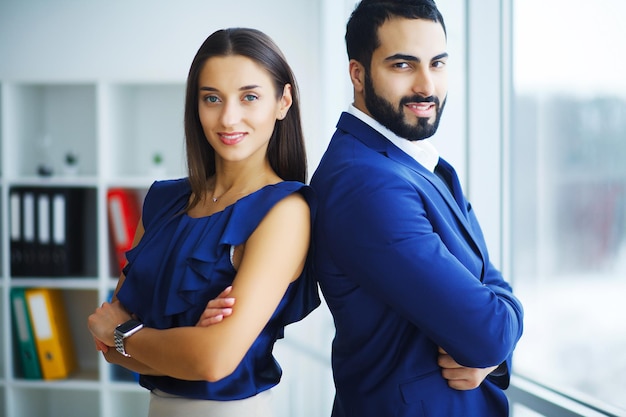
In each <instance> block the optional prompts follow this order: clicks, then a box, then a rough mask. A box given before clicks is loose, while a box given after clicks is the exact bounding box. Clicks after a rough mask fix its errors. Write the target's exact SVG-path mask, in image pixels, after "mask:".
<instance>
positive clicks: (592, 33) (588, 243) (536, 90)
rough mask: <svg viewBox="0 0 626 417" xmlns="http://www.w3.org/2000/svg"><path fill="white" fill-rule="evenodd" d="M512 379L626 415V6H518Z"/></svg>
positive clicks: (571, 2)
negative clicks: (521, 318)
mask: <svg viewBox="0 0 626 417" xmlns="http://www.w3.org/2000/svg"><path fill="white" fill-rule="evenodd" d="M513 16H514V28H515V29H514V49H513V56H514V82H513V84H514V102H513V115H512V120H513V132H512V144H511V155H512V156H511V163H512V166H511V168H512V184H511V196H512V201H511V210H512V211H511V219H512V227H511V236H512V242H511V243H512V251H511V253H512V256H511V258H512V274H513V278H512V279H513V280H514V283H515V289H516V293H517V294H518V295H519V297H520V298H521V299H522V300H523V302H524V304H525V308H526V321H525V335H524V336H523V338H522V340H521V341H520V344H519V346H518V349H517V351H516V357H515V367H516V368H515V370H516V372H518V373H520V374H523V375H525V376H527V377H529V378H532V379H534V380H536V381H538V382H540V383H543V384H546V385H549V386H551V387H553V388H556V389H557V390H560V391H563V392H566V393H568V394H572V395H574V396H576V397H577V398H581V399H583V400H588V399H590V398H592V399H593V400H592V401H598V400H599V401H601V402H602V403H605V404H609V405H611V406H614V407H617V408H618V409H620V410H626V396H624V393H625V392H626V355H625V354H624V352H626V313H625V312H624V309H623V308H622V306H623V305H624V303H625V296H626V78H624V77H625V75H624V74H626V57H625V56H624V53H623V48H622V46H621V43H622V41H623V40H624V39H626V25H624V23H623V17H624V16H626V2H624V1H616V0H595V1H593V2H590V1H583V0H518V1H514V14H513Z"/></svg>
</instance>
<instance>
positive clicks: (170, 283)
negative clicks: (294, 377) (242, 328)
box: [117, 178, 320, 400]
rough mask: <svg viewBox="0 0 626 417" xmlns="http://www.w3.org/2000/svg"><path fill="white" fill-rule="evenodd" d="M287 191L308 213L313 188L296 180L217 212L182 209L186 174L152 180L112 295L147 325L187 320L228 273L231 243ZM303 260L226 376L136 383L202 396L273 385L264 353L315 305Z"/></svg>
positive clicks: (272, 366) (275, 372)
mask: <svg viewBox="0 0 626 417" xmlns="http://www.w3.org/2000/svg"><path fill="white" fill-rule="evenodd" d="M294 192H299V193H301V194H302V195H303V196H304V197H305V199H306V200H307V202H308V204H309V206H310V207H311V217H312V219H313V216H314V213H315V206H314V198H313V192H312V190H311V188H310V187H309V186H307V185H305V184H302V183H300V182H296V181H284V182H280V183H277V184H274V185H267V186H265V187H263V188H261V189H260V190H258V191H256V192H254V193H252V194H249V195H248V196H246V197H244V198H241V199H240V200H238V201H237V202H235V203H234V204H232V205H230V206H228V207H226V208H225V209H224V210H223V211H220V212H217V213H214V214H212V215H210V216H207V217H201V218H192V217H190V216H188V215H187V214H185V213H184V212H183V210H184V208H185V206H186V204H187V201H188V199H189V196H190V195H191V187H190V184H189V182H188V180H187V179H186V178H183V179H177V180H167V181H157V182H155V183H153V184H152V186H151V187H150V189H149V190H148V193H147V194H146V197H145V200H144V205H143V212H142V216H143V225H144V228H145V233H144V236H143V238H142V239H141V241H140V242H139V244H138V245H137V246H136V247H135V248H133V249H131V250H130V251H128V253H127V258H128V264H127V265H126V267H125V268H124V274H125V276H126V279H125V281H124V284H123V286H122V288H120V290H119V292H118V295H117V296H118V299H119V300H120V301H121V303H122V304H123V305H124V306H125V307H126V308H127V309H128V310H129V311H131V312H133V313H134V314H136V315H137V316H138V317H139V319H140V320H141V321H142V322H143V323H144V325H145V326H147V327H152V328H155V329H167V328H172V327H180V326H195V325H196V323H197V321H198V319H199V318H200V315H201V314H202V312H203V311H204V308H205V307H206V304H207V302H208V301H209V300H211V299H213V298H215V297H217V296H218V295H219V294H220V293H221V292H222V291H223V290H224V288H226V287H227V286H229V285H231V284H232V282H233V279H234V278H235V274H236V271H235V269H234V267H233V265H232V264H231V259H230V248H231V246H233V245H234V246H236V245H239V244H242V243H244V242H245V241H246V240H247V239H248V237H249V236H250V235H251V234H252V232H254V230H255V229H256V227H257V226H258V224H259V223H260V222H261V220H262V219H263V218H264V216H265V215H266V214H267V212H268V211H269V210H270V209H271V208H272V207H273V206H274V205H275V204H276V203H277V202H278V201H280V200H282V199H283V198H285V197H286V196H288V195H290V194H292V193H294ZM308 265H309V262H307V267H305V270H304V272H303V273H302V275H301V276H300V277H299V278H298V279H297V280H296V281H294V282H292V283H291V284H290V285H289V287H288V289H287V292H286V293H285V295H284V296H283V298H282V300H281V302H280V304H279V305H278V307H277V308H276V311H275V312H274V314H273V315H272V317H271V318H270V321H269V322H268V323H267V325H266V326H265V328H264V329H263V331H262V332H261V334H260V335H259V337H258V338H257V339H256V340H255V342H254V343H253V345H252V346H251V347H250V349H249V350H248V352H247V353H246V355H245V356H244V358H243V360H242V362H241V363H240V364H239V366H238V367H237V368H236V370H235V371H234V372H233V373H232V374H231V375H229V376H228V377H226V378H224V379H222V380H220V381H217V382H207V381H185V380H180V379H176V378H171V377H164V376H158V377H155V376H149V375H141V376H140V378H139V382H140V384H141V385H142V386H143V387H145V388H147V389H149V390H152V389H155V388H158V389H160V390H162V391H165V392H167V393H170V394H173V395H178V396H182V397H186V398H195V399H207V400H235V399H243V398H248V397H251V396H253V395H255V394H257V393H259V392H262V391H265V390H267V389H269V388H271V387H273V386H274V385H276V384H278V382H279V381H280V377H281V375H282V371H281V369H280V366H279V365H278V363H277V362H276V360H275V359H274V357H273V355H272V348H273V346H274V343H275V342H276V340H277V339H279V338H282V337H283V329H284V327H285V326H286V325H287V324H290V323H293V322H296V321H298V320H300V319H302V318H304V317H305V316H306V315H308V314H309V313H310V312H311V311H313V310H314V309H315V308H316V307H317V306H318V305H319V304H320V299H319V294H318V291H317V284H316V282H315V280H314V279H313V276H312V274H311V273H309V271H308Z"/></svg>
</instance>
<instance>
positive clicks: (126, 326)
mask: <svg viewBox="0 0 626 417" xmlns="http://www.w3.org/2000/svg"><path fill="white" fill-rule="evenodd" d="M139 325H141V322H140V321H138V320H128V321H127V322H126V323H122V324H120V325H119V326H117V329H116V330H117V331H118V332H120V333H122V334H124V333H128V332H129V331H131V330H133V329H134V328H135V327H137V326H139Z"/></svg>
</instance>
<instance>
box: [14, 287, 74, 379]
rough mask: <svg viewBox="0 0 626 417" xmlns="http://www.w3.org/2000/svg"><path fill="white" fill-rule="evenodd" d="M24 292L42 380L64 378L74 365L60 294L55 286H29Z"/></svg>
mask: <svg viewBox="0 0 626 417" xmlns="http://www.w3.org/2000/svg"><path fill="white" fill-rule="evenodd" d="M25 295H26V304H27V305H28V312H29V313H30V318H31V321H32V324H33V333H34V335H35V345H36V346H37V357H38V358H39V364H40V366H41V373H42V375H43V379H62V378H67V377H68V376H69V375H70V374H71V373H72V372H74V371H75V370H76V368H77V367H78V364H77V362H76V353H75V351H74V343H73V341H72V336H71V333H70V327H69V321H68V319H67V314H66V311H65V304H64V302H63V294H62V293H61V291H60V290H58V289H50V288H30V289H27V290H26V291H25Z"/></svg>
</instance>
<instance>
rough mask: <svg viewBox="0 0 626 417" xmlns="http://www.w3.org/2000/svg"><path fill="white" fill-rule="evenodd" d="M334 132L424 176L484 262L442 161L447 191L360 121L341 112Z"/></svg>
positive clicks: (459, 192)
mask: <svg viewBox="0 0 626 417" xmlns="http://www.w3.org/2000/svg"><path fill="white" fill-rule="evenodd" d="M337 129H340V130H343V131H345V132H347V133H349V134H351V135H352V136H354V137H355V138H356V139H357V140H359V141H360V142H362V143H363V144H365V145H366V146H367V147H368V148H370V149H372V150H375V151H376V152H379V153H381V154H384V155H386V156H387V157H388V158H390V159H392V160H394V161H396V162H398V163H400V164H402V165H404V166H406V167H408V168H410V169H411V170H413V171H414V172H416V173H417V174H418V175H420V176H422V177H424V178H425V179H426V180H427V181H428V182H430V183H431V184H432V185H433V187H434V188H435V189H436V190H437V191H438V192H439V194H440V195H441V196H442V197H443V199H444V200H445V201H446V203H447V204H448V206H449V207H450V209H451V210H452V212H453V213H454V214H455V216H456V217H457V218H458V219H459V222H460V223H461V224H462V225H463V228H464V229H465V232H466V233H467V236H468V237H470V238H471V240H472V242H471V243H472V246H473V247H474V248H475V250H476V251H477V253H479V254H480V256H481V257H482V258H483V260H485V254H484V253H482V250H480V245H479V244H478V242H477V241H476V239H475V237H474V234H473V232H472V227H471V226H470V224H469V221H468V218H467V214H468V212H467V209H468V208H467V207H466V206H465V198H464V196H463V190H462V189H461V185H460V183H459V182H458V179H457V176H456V173H455V171H454V168H452V166H451V165H450V164H448V163H447V162H446V161H445V160H443V159H441V158H440V159H439V165H441V169H442V171H443V172H444V173H445V175H449V176H450V178H451V181H450V188H448V186H447V185H446V184H445V183H444V181H443V180H442V179H441V178H439V177H438V176H437V175H436V174H434V173H432V172H430V171H429V170H427V169H426V168H424V167H423V166H422V165H421V164H419V163H418V162H417V161H416V160H415V159H413V158H412V157H411V156H409V155H408V154H407V153H406V152H404V151H402V150H401V149H400V148H398V147H397V146H395V145H394V144H393V143H392V142H391V141H389V140H388V139H387V138H386V137H385V136H383V135H382V134H381V133H380V132H378V131H377V130H375V129H373V128H372V127H370V126H369V125H368V124H366V123H364V122H363V121H361V120H360V119H358V118H356V117H354V116H353V115H351V114H349V113H343V114H342V115H341V117H340V119H339V122H338V123H337Z"/></svg>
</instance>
